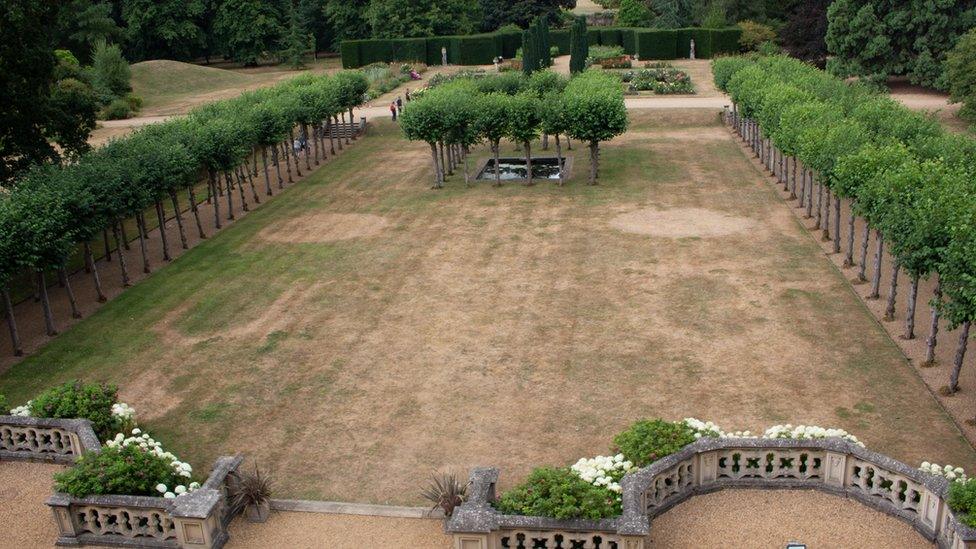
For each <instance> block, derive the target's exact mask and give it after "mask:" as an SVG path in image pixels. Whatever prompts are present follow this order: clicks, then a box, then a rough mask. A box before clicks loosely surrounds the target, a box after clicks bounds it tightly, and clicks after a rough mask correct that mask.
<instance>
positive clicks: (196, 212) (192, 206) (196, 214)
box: [186, 185, 220, 239]
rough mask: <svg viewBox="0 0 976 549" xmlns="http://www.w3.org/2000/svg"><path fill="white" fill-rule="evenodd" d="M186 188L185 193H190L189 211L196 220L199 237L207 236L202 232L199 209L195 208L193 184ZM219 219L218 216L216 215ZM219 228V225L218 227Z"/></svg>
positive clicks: (195, 197)
mask: <svg viewBox="0 0 976 549" xmlns="http://www.w3.org/2000/svg"><path fill="white" fill-rule="evenodd" d="M186 189H187V194H189V195H190V211H191V212H193V219H195V220H196V222H197V231H199V232H200V238H201V239H204V238H207V234H206V233H204V232H203V223H200V210H199V209H197V195H196V193H195V192H194V191H193V185H190V186H189V187H187V188H186ZM217 218H218V219H220V216H217ZM218 228H219V227H218Z"/></svg>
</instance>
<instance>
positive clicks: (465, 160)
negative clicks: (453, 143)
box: [460, 150, 471, 187]
mask: <svg viewBox="0 0 976 549" xmlns="http://www.w3.org/2000/svg"><path fill="white" fill-rule="evenodd" d="M460 154H461V159H462V160H463V163H464V186H465V187H470V186H471V178H470V177H469V176H468V155H467V154H466V153H465V152H464V151H463V150H462V151H460Z"/></svg>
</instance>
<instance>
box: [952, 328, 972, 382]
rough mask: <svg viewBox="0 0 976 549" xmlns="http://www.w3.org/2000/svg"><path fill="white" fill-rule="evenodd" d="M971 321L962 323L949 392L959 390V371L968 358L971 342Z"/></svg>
mask: <svg viewBox="0 0 976 549" xmlns="http://www.w3.org/2000/svg"><path fill="white" fill-rule="evenodd" d="M969 324H970V323H969V321H968V320H967V321H966V322H963V323H962V330H960V331H959V344H958V345H957V346H956V357H955V359H953V361H952V376H951V377H950V378H949V392H950V393H955V392H956V391H958V390H959V372H960V371H962V361H963V359H964V358H966V346H967V345H968V344H969Z"/></svg>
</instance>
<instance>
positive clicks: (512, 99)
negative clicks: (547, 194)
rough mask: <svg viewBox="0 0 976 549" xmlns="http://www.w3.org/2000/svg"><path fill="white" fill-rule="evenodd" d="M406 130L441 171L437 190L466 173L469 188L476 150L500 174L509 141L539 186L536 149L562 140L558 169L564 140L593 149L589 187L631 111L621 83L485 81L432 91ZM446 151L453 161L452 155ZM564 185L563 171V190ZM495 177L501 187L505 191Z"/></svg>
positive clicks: (511, 77) (540, 78) (550, 78)
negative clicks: (471, 152)
mask: <svg viewBox="0 0 976 549" xmlns="http://www.w3.org/2000/svg"><path fill="white" fill-rule="evenodd" d="M400 126H401V128H402V129H403V133H404V135H405V136H406V137H407V139H410V140H413V141H425V142H427V143H428V144H429V145H430V150H431V159H432V160H433V165H434V188H440V187H442V186H443V184H444V175H445V174H446V173H450V171H451V170H453V168H454V167H455V166H456V165H458V164H463V165H464V176H465V182H466V183H467V182H468V180H469V175H468V168H467V163H466V162H463V161H464V160H466V159H467V154H466V153H467V151H468V149H469V148H470V147H472V146H473V145H475V144H477V143H481V142H484V143H487V144H488V146H489V147H490V148H491V151H492V155H493V157H494V161H495V164H494V165H495V166H498V163H499V145H500V143H501V140H502V139H508V140H510V141H511V142H513V143H516V144H518V145H519V146H521V147H522V150H523V152H524V154H525V162H526V171H527V180H526V183H527V184H529V185H531V184H532V182H533V181H532V143H533V142H534V141H535V140H537V139H539V138H540V137H541V138H542V140H543V141H542V142H543V148H546V147H547V146H548V141H549V137H550V136H552V137H554V138H555V142H556V154H557V158H558V162H559V164H560V165H562V162H563V155H562V141H561V139H560V136H562V137H564V138H566V141H567V144H568V143H569V138H572V139H576V140H577V141H580V142H582V143H585V144H586V145H587V147H588V148H589V149H590V183H591V184H595V183H596V182H597V178H598V176H599V158H600V152H599V147H600V142H601V141H607V140H610V139H612V138H614V137H615V136H617V135H620V134H622V133H624V132H625V131H626V130H627V108H626V106H625V105H624V96H623V90H622V89H621V87H620V80H619V79H618V78H617V77H616V76H612V75H607V74H603V73H602V72H599V71H591V72H587V73H584V74H581V75H578V76H574V77H572V78H565V77H563V76H561V75H559V74H556V73H554V72H552V71H548V70H546V71H536V72H534V73H532V75H531V76H529V77H526V76H524V75H523V74H522V73H518V72H508V73H501V74H499V75H480V76H477V77H467V78H459V79H457V80H454V81H451V82H449V83H446V84H442V85H440V86H437V87H436V88H433V89H430V90H428V91H426V92H424V94H423V95H422V96H421V97H420V98H419V99H418V100H416V101H413V102H411V103H410V105H409V106H408V107H407V108H406V109H405V110H404V112H403V116H402V117H401V118H400ZM444 151H446V154H445V152H444ZM562 183H563V175H562V170H560V176H559V184H560V185H562ZM500 184H501V181H500V179H499V174H498V170H495V185H500Z"/></svg>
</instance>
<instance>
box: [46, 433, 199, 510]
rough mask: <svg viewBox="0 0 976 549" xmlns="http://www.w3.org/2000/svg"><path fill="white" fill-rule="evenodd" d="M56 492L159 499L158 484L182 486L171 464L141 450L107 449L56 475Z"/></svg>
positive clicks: (133, 448)
mask: <svg viewBox="0 0 976 549" xmlns="http://www.w3.org/2000/svg"><path fill="white" fill-rule="evenodd" d="M54 480H55V483H56V487H57V490H58V491H59V492H65V493H68V494H71V495H72V496H75V497H78V498H82V497H86V496H94V495H101V494H117V495H128V496H160V495H161V494H160V493H159V492H158V491H157V490H156V486H157V485H158V484H165V485H166V486H167V487H173V486H176V485H177V484H179V483H180V482H182V480H181V479H180V478H179V477H178V475H177V474H176V471H175V470H174V469H173V466H172V464H171V461H170V460H169V459H167V458H164V457H161V456H159V455H157V454H155V453H152V452H147V451H145V450H143V449H142V448H140V447H139V446H134V445H133V446H125V447H105V448H103V449H102V451H101V452H98V453H94V452H89V453H87V454H85V455H83V456H81V458H79V459H78V461H77V462H76V463H75V465H74V466H73V467H71V468H70V469H68V470H66V471H63V472H61V473H57V474H56V475H54Z"/></svg>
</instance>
